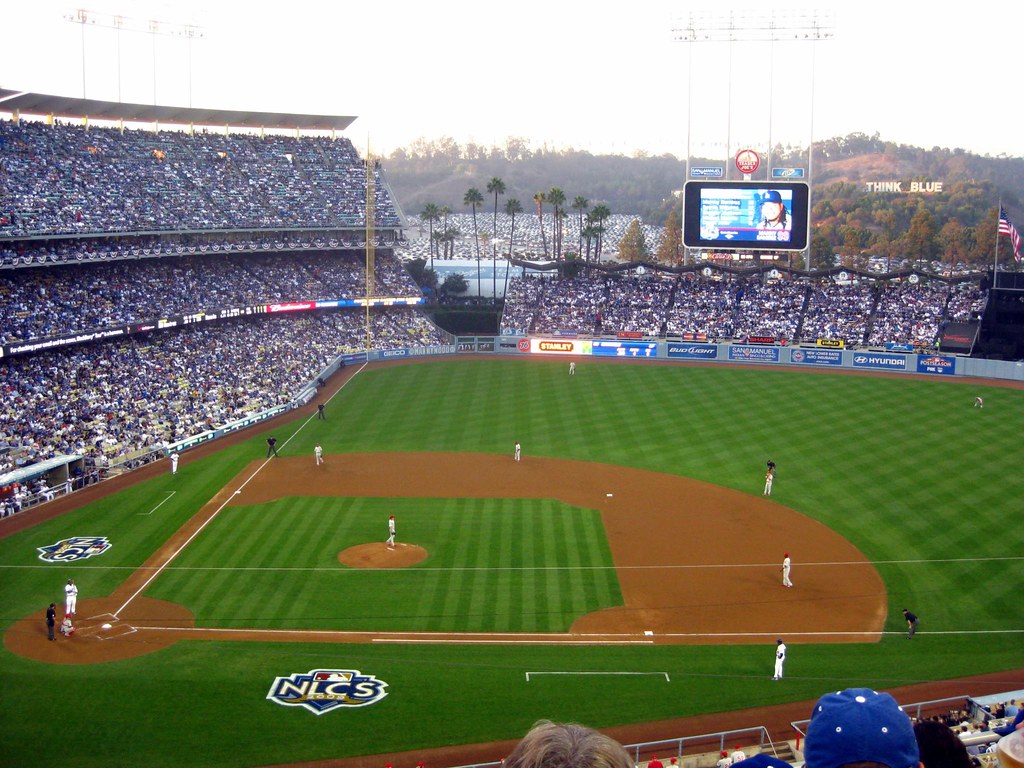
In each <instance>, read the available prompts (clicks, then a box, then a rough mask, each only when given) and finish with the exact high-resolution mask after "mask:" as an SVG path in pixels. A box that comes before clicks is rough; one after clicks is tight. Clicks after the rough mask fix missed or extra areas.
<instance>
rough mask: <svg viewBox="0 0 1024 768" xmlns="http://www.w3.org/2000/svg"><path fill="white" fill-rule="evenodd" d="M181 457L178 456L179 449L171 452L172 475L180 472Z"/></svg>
mask: <svg viewBox="0 0 1024 768" xmlns="http://www.w3.org/2000/svg"><path fill="white" fill-rule="evenodd" d="M179 458H180V457H179V456H178V452H177V451H174V452H172V453H171V474H172V475H176V474H178V459H179Z"/></svg>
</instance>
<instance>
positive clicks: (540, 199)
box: [533, 192, 548, 258]
mask: <svg viewBox="0 0 1024 768" xmlns="http://www.w3.org/2000/svg"><path fill="white" fill-rule="evenodd" d="M533 202H535V203H536V204H537V218H538V219H540V241H541V243H543V244H544V258H547V256H548V239H547V236H546V235H545V234H544V193H543V192H538V193H537V194H536V195H534V196H533Z"/></svg>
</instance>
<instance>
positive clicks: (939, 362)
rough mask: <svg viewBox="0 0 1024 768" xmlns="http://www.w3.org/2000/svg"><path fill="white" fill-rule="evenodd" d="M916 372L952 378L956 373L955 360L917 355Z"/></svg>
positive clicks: (939, 356) (938, 356)
mask: <svg viewBox="0 0 1024 768" xmlns="http://www.w3.org/2000/svg"><path fill="white" fill-rule="evenodd" d="M917 372H918V373H938V374H941V375H943V376H952V375H953V374H954V373H955V372H956V359H955V358H952V357H946V356H945V355H918V356H917Z"/></svg>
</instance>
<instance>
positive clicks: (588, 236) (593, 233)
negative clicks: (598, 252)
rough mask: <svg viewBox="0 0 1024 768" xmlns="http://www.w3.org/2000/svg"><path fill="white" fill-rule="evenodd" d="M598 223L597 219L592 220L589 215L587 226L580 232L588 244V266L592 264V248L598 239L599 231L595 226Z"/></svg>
mask: <svg viewBox="0 0 1024 768" xmlns="http://www.w3.org/2000/svg"><path fill="white" fill-rule="evenodd" d="M596 221H597V219H594V218H591V216H590V214H587V224H586V226H585V227H583V229H582V230H581V231H580V234H581V235H582V237H583V238H584V239H585V240H586V243H587V263H588V264H589V263H590V246H591V245H592V244H593V242H594V240H595V239H596V238H597V231H598V230H597V226H596V225H595V222H596Z"/></svg>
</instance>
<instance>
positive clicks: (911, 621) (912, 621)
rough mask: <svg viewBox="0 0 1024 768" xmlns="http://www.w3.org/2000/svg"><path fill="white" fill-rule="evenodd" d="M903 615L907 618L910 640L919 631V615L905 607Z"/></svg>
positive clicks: (908, 638)
mask: <svg viewBox="0 0 1024 768" xmlns="http://www.w3.org/2000/svg"><path fill="white" fill-rule="evenodd" d="M903 617H904V618H905V619H906V620H907V640H910V639H912V638H913V637H914V633H915V632H917V616H915V615H914V614H912V613H911V612H910V611H908V610H907V609H906V608H904V609H903Z"/></svg>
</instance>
